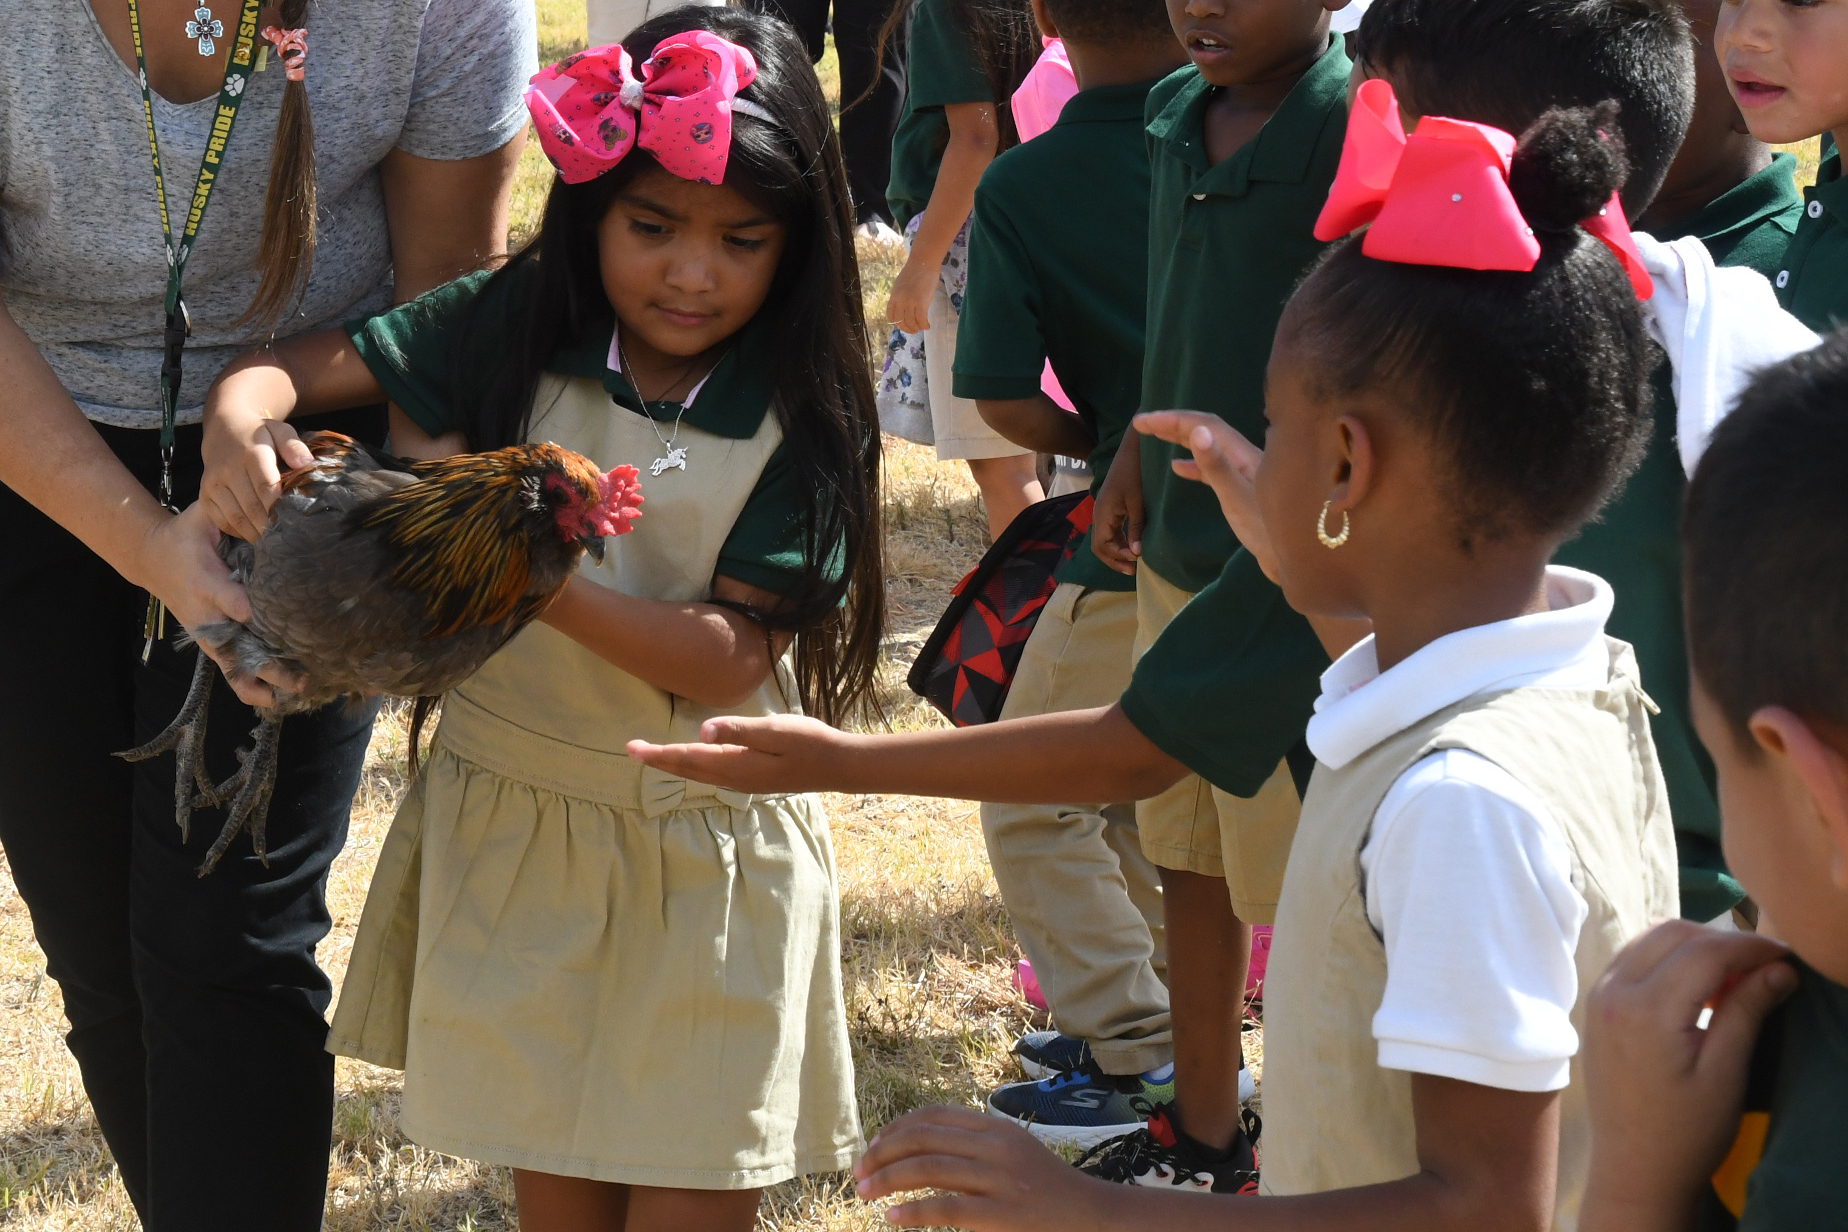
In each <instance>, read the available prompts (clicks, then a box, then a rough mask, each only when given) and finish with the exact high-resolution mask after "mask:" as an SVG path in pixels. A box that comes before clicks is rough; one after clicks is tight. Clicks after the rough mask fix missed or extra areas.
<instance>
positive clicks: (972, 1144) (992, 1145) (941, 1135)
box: [853, 1107, 1212, 1232]
mask: <svg viewBox="0 0 1848 1232" xmlns="http://www.w3.org/2000/svg"><path fill="white" fill-rule="evenodd" d="M853 1175H854V1178H855V1184H854V1192H855V1193H857V1194H859V1196H860V1197H861V1198H863V1199H865V1200H866V1201H869V1202H871V1201H876V1200H877V1199H880V1198H887V1197H890V1196H891V1195H893V1194H897V1193H910V1192H914V1191H917V1190H923V1189H935V1190H941V1191H943V1192H941V1193H935V1194H931V1195H929V1196H927V1197H920V1198H917V1199H914V1200H912V1201H909V1202H901V1203H899V1204H898V1205H896V1206H893V1207H891V1208H889V1209H888V1210H887V1211H886V1213H885V1215H886V1219H887V1220H888V1221H889V1222H891V1223H893V1224H896V1225H897V1226H899V1227H901V1228H922V1227H936V1226H940V1225H941V1226H947V1227H953V1228H968V1229H971V1230H972V1232H988V1230H989V1229H994V1230H995V1232H1001V1230H1002V1229H1006V1230H1007V1232H1027V1230H1034V1232H1038V1230H1041V1229H1043V1230H1044V1232H1087V1230H1089V1229H1093V1228H1099V1229H1101V1228H1105V1227H1110V1226H1112V1223H1111V1213H1110V1212H1111V1207H1112V1203H1111V1202H1110V1199H1111V1198H1112V1197H1114V1196H1116V1195H1115V1194H1114V1193H1113V1192H1111V1191H1112V1190H1113V1188H1114V1187H1112V1186H1109V1185H1106V1184H1105V1183H1104V1182H1102V1181H1099V1180H1095V1179H1093V1178H1092V1177H1088V1176H1086V1175H1085V1174H1084V1173H1082V1172H1080V1171H1078V1169H1076V1168H1074V1167H1072V1166H1071V1165H1070V1164H1068V1163H1066V1162H1065V1161H1064V1160H1063V1159H1061V1158H1059V1157H1058V1156H1057V1155H1054V1154H1053V1153H1052V1152H1051V1151H1049V1150H1047V1149H1046V1148H1045V1147H1044V1146H1041V1145H1040V1143H1039V1141H1038V1139H1036V1138H1034V1137H1033V1135H1032V1134H1030V1133H1028V1132H1027V1131H1026V1130H1024V1129H1022V1128H1021V1127H1020V1126H1018V1125H1016V1124H1014V1123H1012V1122H1011V1121H1006V1120H1003V1119H1001V1118H1000V1117H993V1116H986V1115H984V1114H982V1113H980V1112H972V1111H970V1110H969V1109H967V1108H941V1107H940V1108H922V1109H919V1110H918V1111H917V1112H912V1113H908V1114H906V1115H905V1116H902V1117H900V1118H898V1120H896V1121H894V1122H892V1123H891V1124H890V1125H888V1126H886V1127H885V1128H884V1129H882V1130H880V1131H879V1133H878V1135H877V1136H876V1137H874V1138H873V1140H872V1142H871V1143H869V1144H868V1145H867V1148H866V1154H864V1155H862V1156H861V1157H860V1160H859V1162H858V1163H856V1164H854V1166H853ZM1124 1192H1132V1191H1128V1190H1125V1191H1124ZM1195 1200H1196V1201H1204V1202H1206V1203H1207V1204H1209V1205H1210V1204H1211V1202H1212V1199H1195Z"/></svg>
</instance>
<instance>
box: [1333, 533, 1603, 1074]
mask: <svg viewBox="0 0 1848 1232" xmlns="http://www.w3.org/2000/svg"><path fill="white" fill-rule="evenodd" d="M1546 585H1547V598H1548V603H1549V610H1548V611H1546V612H1541V613H1538V614H1535V615H1532V616H1520V617H1516V618H1515V619H1513V620H1503V621H1497V622H1496V623H1494V624H1488V625H1479V626H1476V627H1474V628H1470V629H1463V630H1460V631H1458V632H1456V633H1452V634H1449V635H1447V636H1444V637H1441V638H1438V639H1437V640H1436V641H1434V642H1432V643H1430V644H1429V645H1427V646H1425V647H1423V648H1422V649H1420V650H1418V651H1417V652H1416V653H1414V654H1413V655H1411V656H1410V657H1409V658H1407V659H1406V660H1405V661H1404V662H1402V663H1398V664H1395V665H1394V666H1393V667H1392V668H1390V669H1389V670H1387V671H1385V672H1381V671H1380V670H1379V665H1378V660H1377V659H1376V658H1375V657H1374V643H1373V639H1372V638H1371V637H1369V638H1367V639H1366V640H1364V641H1362V642H1360V643H1359V644H1358V645H1356V646H1355V647H1354V648H1353V649H1351V650H1349V651H1348V652H1347V653H1346V654H1344V655H1342V656H1341V658H1340V659H1338V660H1336V661H1335V663H1334V664H1333V665H1331V666H1330V667H1329V669H1328V670H1327V671H1326V672H1324V673H1323V674H1322V696H1321V697H1320V698H1319V699H1318V700H1317V701H1316V705H1315V709H1316V713H1315V717H1314V718H1312V719H1311V720H1310V722H1309V730H1308V742H1309V748H1310V751H1311V752H1313V753H1314V754H1315V756H1316V759H1317V760H1318V761H1321V762H1323V763H1325V764H1326V765H1328V766H1329V767H1330V768H1331V769H1337V770H1338V769H1340V768H1341V767H1342V766H1344V765H1346V764H1347V763H1348V762H1350V761H1352V760H1353V759H1354V758H1356V757H1358V756H1360V755H1361V754H1362V753H1364V752H1366V751H1367V750H1368V749H1370V748H1372V747H1373V746H1374V745H1376V744H1378V743H1379V742H1380V741H1381V740H1384V739H1386V738H1387V737H1389V736H1391V735H1393V734H1394V733H1396V732H1399V731H1402V730H1404V729H1405V728H1406V727H1408V726H1410V725H1411V724H1413V723H1416V722H1418V721H1419V720H1421V719H1423V718H1425V717H1427V716H1429V715H1431V714H1434V713H1436V712H1437V711H1439V710H1442V709H1444V708H1445V707H1447V706H1451V705H1454V704H1455V703H1457V702H1459V701H1462V700H1463V699H1464V698H1467V697H1471V696H1473V695H1475V694H1478V693H1488V692H1500V691H1503V690H1506V689H1514V688H1523V687H1554V688H1598V687H1601V686H1602V685H1604V684H1605V683H1606V681H1607V680H1608V679H1609V675H1610V655H1609V653H1608V651H1607V650H1606V649H1605V644H1604V640H1603V633H1604V625H1605V622H1606V621H1607V620H1608V619H1609V618H1610V614H1611V603H1612V594H1611V588H1610V587H1609V586H1608V585H1607V584H1606V583H1605V582H1604V581H1603V579H1601V578H1598V577H1596V576H1594V575H1592V574H1589V573H1582V572H1580V571H1578V570H1576V569H1566V568H1562V567H1559V566H1554V567H1551V568H1549V569H1548V570H1547V573H1546ZM1360 864H1361V877H1362V884H1363V886H1364V887H1365V891H1366V907H1367V918H1368V920H1369V922H1371V924H1372V925H1373V928H1374V930H1375V931H1376V932H1378V933H1379V935H1380V937H1381V939H1382V940H1383V942H1384V944H1385V948H1386V970H1387V975H1386V992H1385V995H1384V997H1383V998H1382V1000H1381V1002H1380V1007H1379V1011H1378V1012H1377V1013H1376V1014H1375V1015H1374V1017H1373V1036H1374V1039H1375V1040H1377V1041H1378V1043H1379V1063H1380V1065H1381V1066H1382V1067H1383V1068H1386V1069H1399V1070H1409V1071H1412V1072H1415V1073H1422V1074H1435V1075H1437V1076H1439V1077H1444V1078H1455V1079H1459V1080H1461V1081H1464V1082H1473V1083H1477V1084H1480V1085H1483V1086H1491V1087H1499V1088H1503V1089H1506V1090H1513V1091H1553V1090H1558V1089H1560V1088H1561V1087H1564V1086H1565V1085H1566V1081H1567V1074H1568V1068H1569V1064H1570V1061H1571V1058H1572V1056H1573V1055H1574V1054H1575V1053H1576V1052H1577V1051H1578V1033H1577V1032H1576V1031H1575V1030H1574V1029H1573V1026H1572V1022H1571V1015H1572V1007H1573V1005H1574V1004H1575V1003H1576V1002H1577V1000H1578V974H1577V968H1576V967H1575V965H1574V963H1573V954H1574V952H1575V951H1576V949H1577V948H1578V936H1579V929H1580V928H1581V927H1582V926H1583V925H1584V923H1585V916H1586V911H1587V909H1586V905H1585V899H1584V897H1583V896H1582V895H1581V894H1580V893H1579V892H1578V891H1577V890H1576V889H1575V888H1574V887H1573V885H1572V874H1571V869H1572V859H1571V854H1570V852H1569V850H1568V848H1567V846H1566V840H1565V834H1564V831H1563V830H1562V829H1561V827H1560V825H1559V823H1558V822H1557V821H1556V820H1554V818H1553V817H1552V816H1551V815H1550V813H1549V812H1548V810H1547V808H1546V806H1545V805H1544V804H1543V803H1542V802H1541V801H1540V799H1539V798H1538V797H1537V796H1536V795H1535V794H1534V793H1533V792H1532V791H1530V790H1528V788H1527V787H1525V786H1524V785H1523V784H1521V783H1520V782H1519V781H1517V780H1516V779H1515V778H1514V777H1513V776H1512V775H1510V774H1509V773H1508V772H1507V771H1505V770H1503V769H1502V768H1501V767H1500V766H1498V765H1496V764H1494V763H1493V762H1491V761H1489V760H1487V759H1486V758H1483V757H1481V756H1479V755H1478V754H1475V753H1472V752H1470V751H1468V750H1465V749H1450V750H1443V751H1440V752H1437V753H1433V754H1431V755H1430V756H1429V757H1426V758H1424V759H1423V760H1421V761H1419V762H1418V763H1417V764H1415V765H1413V766H1412V767H1411V768H1410V769H1408V770H1407V771H1406V772H1405V773H1404V774H1402V775H1401V776H1400V777H1399V779H1398V781H1397V782H1395V783H1394V784H1393V786H1392V788H1391V790H1390V791H1388V792H1387V793H1386V797H1385V799H1384V800H1382V801H1381V803H1380V807H1379V811H1378V812H1377V813H1376V814H1375V815H1374V819H1373V827H1372V830H1371V831H1370V832H1369V834H1368V838H1367V842H1366V845H1365V847H1364V848H1363V849H1362V851H1361V856H1360Z"/></svg>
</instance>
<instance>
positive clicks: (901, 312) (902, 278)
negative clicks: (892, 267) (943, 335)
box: [886, 255, 942, 334]
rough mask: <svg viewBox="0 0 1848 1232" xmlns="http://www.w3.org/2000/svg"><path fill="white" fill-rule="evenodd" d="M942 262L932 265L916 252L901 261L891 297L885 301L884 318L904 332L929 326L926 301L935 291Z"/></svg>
mask: <svg viewBox="0 0 1848 1232" xmlns="http://www.w3.org/2000/svg"><path fill="white" fill-rule="evenodd" d="M941 266H942V262H941V261H939V262H938V263H937V264H936V265H932V264H930V263H929V262H927V261H921V260H919V259H918V258H917V257H916V255H913V256H912V258H911V259H910V260H908V261H906V262H905V268H904V269H902V270H900V271H898V277H897V279H895V280H894V281H893V283H892V298H891V300H890V302H888V303H887V304H886V320H888V321H890V322H892V324H894V325H896V326H898V327H899V328H900V329H902V330H904V331H905V332H906V333H908V334H921V333H924V332H925V331H926V330H928V329H929V328H930V300H931V296H932V295H934V294H936V291H937V278H938V276H939V271H940V267H941Z"/></svg>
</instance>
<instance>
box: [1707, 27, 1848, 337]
mask: <svg viewBox="0 0 1848 1232" xmlns="http://www.w3.org/2000/svg"><path fill="white" fill-rule="evenodd" d="M1714 44H1715V50H1716V51H1717V52H1718V54H1719V59H1720V64H1721V66H1722V67H1723V69H1724V71H1725V73H1726V79H1727V87H1728V88H1729V89H1730V90H1731V91H1732V96H1733V98H1734V99H1735V100H1736V101H1737V102H1738V104H1739V110H1740V112H1741V114H1743V115H1744V117H1745V122H1746V124H1747V126H1748V127H1750V129H1751V130H1752V136H1754V137H1757V138H1758V139H1759V140H1761V141H1768V142H1771V143H1772V144H1774V145H1781V144H1787V143H1789V142H1793V141H1805V140H1808V139H1809V138H1811V137H1815V136H1817V135H1821V136H1823V137H1824V138H1826V140H1825V141H1824V143H1823V153H1824V154H1825V155H1826V157H1825V158H1824V159H1823V160H1822V166H1821V168H1819V169H1818V171H1817V173H1816V183H1815V184H1814V185H1813V186H1812V187H1810V188H1806V189H1804V190H1803V199H1804V206H1803V217H1802V220H1801V221H1800V222H1799V223H1798V224H1797V233H1796V235H1795V237H1794V238H1793V239H1792V240H1791V243H1790V248H1789V250H1788V251H1787V252H1786V254H1785V257H1784V260H1783V262H1782V263H1781V264H1780V265H1779V266H1778V269H1777V272H1776V274H1775V275H1774V276H1773V277H1772V279H1771V284H1772V285H1773V286H1774V287H1776V288H1777V297H1778V302H1779V303H1781V304H1782V305H1783V306H1784V308H1785V309H1786V310H1787V311H1789V312H1790V313H1791V314H1792V315H1793V316H1795V317H1796V318H1797V319H1798V320H1800V321H1802V322H1803V323H1804V324H1805V325H1807V326H1809V327H1810V328H1811V329H1813V330H1816V331H1817V332H1818V333H1827V332H1829V331H1830V330H1832V329H1835V328H1836V327H1838V326H1840V325H1842V324H1844V323H1848V183H1844V182H1843V180H1842V155H1841V144H1842V139H1843V138H1844V137H1848V9H1844V8H1843V7H1842V6H1841V5H1838V4H1826V5H1816V6H1808V5H1804V6H1798V5H1792V4H1789V3H1787V2H1786V0H1728V3H1726V4H1725V5H1723V6H1722V7H1721V10H1720V15H1719V20H1718V22H1717V23H1716V28H1715V38H1714Z"/></svg>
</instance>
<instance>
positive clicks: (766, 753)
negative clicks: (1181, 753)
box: [629, 706, 1187, 804]
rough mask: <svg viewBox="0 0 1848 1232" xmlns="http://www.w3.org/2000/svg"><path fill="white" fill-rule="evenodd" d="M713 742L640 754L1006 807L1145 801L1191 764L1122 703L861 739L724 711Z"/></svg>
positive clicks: (705, 776)
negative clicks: (1143, 728) (1163, 745)
mask: <svg viewBox="0 0 1848 1232" xmlns="http://www.w3.org/2000/svg"><path fill="white" fill-rule="evenodd" d="M701 735H702V736H703V737H704V738H705V739H706V740H708V741H710V742H711V743H708V744H681V745H667V746H663V745H651V744H645V743H643V742H640V741H637V742H636V743H634V744H632V745H630V749H629V751H630V755H631V756H632V757H636V758H638V759H639V760H641V761H645V762H647V763H648V764H650V765H653V766H659V767H660V768H661V769H664V770H667V771H669V772H671V773H675V774H683V775H685V776H686V777H688V778H693V779H698V780H699V781H700V782H704V783H714V784H717V785H719V786H721V787H731V788H735V789H738V790H741V791H763V792H768V791H850V792H880V793H893V794H901V795H913V796H950V797H953V798H956V799H963V800H987V801H990V802H992V803H997V804H1007V803H1021V804H1037V803H1050V802H1058V801H1062V800H1137V799H1142V798H1144V797H1146V796H1152V795H1155V794H1156V793H1158V792H1160V791H1162V790H1164V789H1166V788H1168V787H1170V786H1172V785H1173V784H1174V783H1176V782H1178V781H1179V780H1180V778H1181V777H1182V776H1183V775H1184V774H1186V773H1187V768H1186V767H1185V766H1183V765H1182V764H1181V763H1180V762H1178V761H1176V760H1175V759H1174V758H1172V757H1169V756H1168V755H1167V754H1166V753H1164V752H1162V751H1161V750H1160V749H1159V748H1157V747H1156V746H1155V745H1154V744H1153V743H1151V742H1150V740H1149V739H1148V737H1146V736H1144V735H1143V734H1142V733H1141V732H1140V731H1138V730H1137V729H1136V727H1135V725H1134V724H1133V723H1131V722H1130V721H1129V719H1128V718H1127V717H1126V716H1125V715H1124V714H1123V711H1122V709H1121V708H1120V707H1118V706H1105V707H1098V708H1097V709H1094V710H1068V711H1064V712H1061V713H1058V714H1042V715H1035V716H1033V717H1031V718H1025V719H1010V720H1007V721H1005V722H1000V723H990V724H985V725H983V726H981V727H963V728H956V729H954V730H948V731H945V730H937V731H925V732H905V733H900V734H895V735H891V734H888V735H855V734H851V733H847V732H841V731H836V730H835V729H834V728H832V727H829V726H827V725H826V724H824V723H819V722H816V721H815V720H813V719H804V718H799V717H794V716H778V717H774V718H768V719H732V718H726V719H713V720H711V721H709V722H708V723H707V724H706V726H705V730H704V731H702V733H701Z"/></svg>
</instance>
